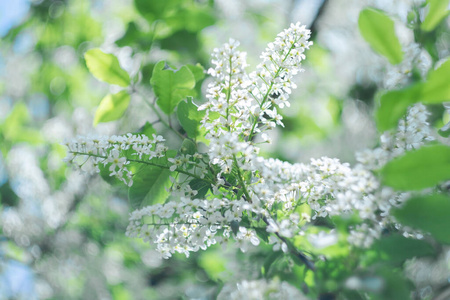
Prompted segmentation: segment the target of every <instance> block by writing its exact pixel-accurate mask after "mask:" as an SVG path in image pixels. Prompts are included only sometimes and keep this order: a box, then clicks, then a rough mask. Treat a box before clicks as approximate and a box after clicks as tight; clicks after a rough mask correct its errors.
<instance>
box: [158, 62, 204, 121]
mask: <svg viewBox="0 0 450 300" xmlns="http://www.w3.org/2000/svg"><path fill="white" fill-rule="evenodd" d="M150 83H151V85H152V86H153V90H154V92H155V94H156V96H157V97H158V101H157V102H156V103H157V104H158V106H159V107H160V108H161V110H162V111H163V112H165V113H166V114H168V115H170V114H171V113H172V112H173V111H174V109H175V107H176V106H177V105H178V103H180V101H182V100H183V99H185V98H186V97H187V96H191V95H192V94H193V93H194V91H193V88H194V87H195V77H194V74H192V72H191V70H190V69H189V68H188V67H187V66H183V67H181V68H180V69H179V70H173V69H171V68H170V67H169V66H168V65H167V64H166V62H165V61H160V62H158V63H157V64H156V66H155V68H154V69H153V76H152V78H151V80H150Z"/></svg>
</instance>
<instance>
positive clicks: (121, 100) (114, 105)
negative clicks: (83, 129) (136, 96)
mask: <svg viewBox="0 0 450 300" xmlns="http://www.w3.org/2000/svg"><path fill="white" fill-rule="evenodd" d="M130 98H131V97H130V94H128V92H127V91H121V92H118V93H117V94H108V95H106V96H105V98H103V99H102V101H101V102H100V105H99V106H98V108H97V111H96V112H95V117H94V126H95V125H97V124H98V123H101V122H109V121H115V120H117V119H119V118H120V117H121V116H122V115H123V114H124V112H125V111H126V110H127V108H128V104H130Z"/></svg>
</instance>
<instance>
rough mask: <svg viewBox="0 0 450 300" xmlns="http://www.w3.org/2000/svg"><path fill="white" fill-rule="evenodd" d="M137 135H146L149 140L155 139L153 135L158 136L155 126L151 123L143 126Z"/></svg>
mask: <svg viewBox="0 0 450 300" xmlns="http://www.w3.org/2000/svg"><path fill="white" fill-rule="evenodd" d="M136 133H138V134H144V135H146V136H147V137H148V138H149V139H152V138H153V135H154V134H156V130H155V128H153V125H152V124H150V123H149V122H146V123H145V125H144V126H142V127H141V128H140V129H139V130H138V131H137V132H136Z"/></svg>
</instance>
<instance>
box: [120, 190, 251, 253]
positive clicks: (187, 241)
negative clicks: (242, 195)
mask: <svg viewBox="0 0 450 300" xmlns="http://www.w3.org/2000/svg"><path fill="white" fill-rule="evenodd" d="M246 204H247V203H246V202H245V201H229V200H227V199H218V198H214V199H213V200H204V199H189V198H186V197H181V201H180V202H168V203H166V204H163V205H161V204H156V205H152V206H147V207H144V208H142V209H140V210H135V211H134V212H133V213H132V214H131V216H130V224H129V225H128V228H127V232H126V235H127V236H129V237H139V238H142V239H143V240H144V241H146V242H147V241H148V242H150V243H151V244H155V245H156V250H157V251H158V252H159V253H161V255H162V257H164V258H169V257H171V256H172V254H173V253H175V252H178V253H184V254H185V255H186V256H189V252H196V251H198V250H200V249H202V250H205V249H206V248H207V247H209V246H211V245H214V244H216V243H219V244H221V245H222V246H223V247H226V245H227V242H228V240H229V238H230V236H231V235H234V238H235V239H236V241H237V244H238V245H239V247H240V248H241V250H242V251H243V252H245V251H246V250H247V249H248V247H249V246H250V245H251V244H253V245H255V246H257V245H258V244H259V239H258V238H257V237H256V233H255V231H254V230H251V229H247V228H245V227H241V226H239V225H238V224H239V222H240V221H241V219H242V215H243V212H244V210H245V206H246ZM231 224H236V227H237V228H236V229H233V228H232V226H231Z"/></svg>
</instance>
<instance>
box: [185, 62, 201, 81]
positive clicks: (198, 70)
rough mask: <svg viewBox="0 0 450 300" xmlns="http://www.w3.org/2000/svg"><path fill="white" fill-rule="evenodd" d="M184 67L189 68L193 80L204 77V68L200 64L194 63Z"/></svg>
mask: <svg viewBox="0 0 450 300" xmlns="http://www.w3.org/2000/svg"><path fill="white" fill-rule="evenodd" d="M186 67H188V68H189V70H191V72H192V74H194V78H195V82H199V81H200V80H202V79H203V78H205V69H204V68H203V66H202V65H201V64H196V65H186Z"/></svg>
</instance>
